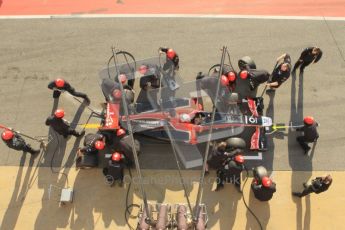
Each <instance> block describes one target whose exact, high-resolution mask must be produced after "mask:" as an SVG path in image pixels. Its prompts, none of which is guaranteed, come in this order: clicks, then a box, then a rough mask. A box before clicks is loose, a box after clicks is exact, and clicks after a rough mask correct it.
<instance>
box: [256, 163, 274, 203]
mask: <svg viewBox="0 0 345 230" xmlns="http://www.w3.org/2000/svg"><path fill="white" fill-rule="evenodd" d="M253 174H254V179H253V181H252V184H251V188H252V191H253V193H254V196H255V198H256V199H258V200H260V201H269V200H270V199H272V197H273V193H275V192H276V184H275V183H274V182H273V181H272V180H271V178H269V177H268V175H267V171H266V169H265V168H264V167H262V166H258V167H256V168H254V169H253Z"/></svg>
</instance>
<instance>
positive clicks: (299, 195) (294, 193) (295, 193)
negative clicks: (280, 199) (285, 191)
mask: <svg viewBox="0 0 345 230" xmlns="http://www.w3.org/2000/svg"><path fill="white" fill-rule="evenodd" d="M292 195H293V196H297V197H301V194H300V193H299V192H292Z"/></svg>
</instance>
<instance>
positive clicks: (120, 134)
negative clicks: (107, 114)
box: [116, 129, 126, 137]
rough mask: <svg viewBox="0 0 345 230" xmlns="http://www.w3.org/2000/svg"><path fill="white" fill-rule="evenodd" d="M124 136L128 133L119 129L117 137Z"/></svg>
mask: <svg viewBox="0 0 345 230" xmlns="http://www.w3.org/2000/svg"><path fill="white" fill-rule="evenodd" d="M124 134H126V131H125V130H124V129H118V130H117V131H116V136H118V137H119V136H122V135H124Z"/></svg>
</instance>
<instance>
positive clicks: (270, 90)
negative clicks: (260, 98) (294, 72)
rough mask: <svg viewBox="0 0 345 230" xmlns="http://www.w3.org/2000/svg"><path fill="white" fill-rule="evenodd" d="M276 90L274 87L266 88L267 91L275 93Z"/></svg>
mask: <svg viewBox="0 0 345 230" xmlns="http://www.w3.org/2000/svg"><path fill="white" fill-rule="evenodd" d="M275 92H276V90H275V89H272V88H270V89H267V90H266V93H275Z"/></svg>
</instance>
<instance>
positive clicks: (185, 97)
mask: <svg viewBox="0 0 345 230" xmlns="http://www.w3.org/2000/svg"><path fill="white" fill-rule="evenodd" d="M122 54H123V56H124V57H125V58H123V60H124V61H123V62H122V63H120V64H118V65H117V66H116V68H115V66H113V67H109V66H108V67H107V68H105V69H103V70H101V72H100V80H101V82H100V85H101V89H102V92H103V95H104V97H105V100H106V109H105V110H104V112H103V113H104V119H103V121H102V126H101V127H100V130H102V131H105V130H108V131H111V130H114V133H115V132H116V130H118V129H120V128H122V129H125V130H128V127H127V124H128V123H127V116H125V113H124V109H125V108H127V110H128V111H129V115H128V119H129V120H130V124H131V126H132V130H133V133H134V134H143V135H147V136H150V137H154V138H158V139H165V140H168V141H170V142H172V141H173V142H174V143H177V145H180V148H186V146H193V145H197V144H200V143H203V142H207V141H208V140H212V141H215V140H222V139H227V138H229V137H233V136H239V135H241V133H242V132H243V131H244V129H246V128H252V129H253V130H254V132H253V134H252V138H251V147H250V149H251V150H259V151H265V150H266V149H267V144H266V142H265V138H262V137H264V135H265V127H270V126H271V125H272V120H271V118H269V117H265V116H261V115H260V114H262V113H261V110H260V109H258V108H262V107H263V100H262V98H245V99H241V100H240V101H239V99H238V96H236V93H235V92H233V90H232V88H231V87H229V86H228V85H227V84H224V83H222V81H220V80H218V78H217V77H216V76H215V75H210V76H203V77H197V79H196V80H193V81H189V82H186V81H183V80H182V78H181V77H180V76H179V73H178V72H177V71H175V70H174V65H173V63H170V62H169V59H168V58H161V57H154V58H150V59H145V60H140V61H135V60H134V58H132V61H128V60H129V59H130V58H128V53H126V52H123V53H122ZM126 55H127V58H126ZM120 56H121V54H120ZM129 57H133V56H131V55H130V56H129ZM233 72H234V74H235V76H236V73H235V71H233ZM120 84H122V86H123V87H120ZM217 84H221V85H220V87H219V90H218V94H217V93H216V90H215V89H216V88H217V87H216V86H217ZM121 88H123V89H122V90H121ZM137 91H139V94H138V95H137V96H136V95H135V92H137ZM122 95H124V96H125V100H124V101H123V100H121V99H122ZM203 101H205V104H204V103H203ZM123 102H125V103H123ZM212 106H215V107H216V113H215V117H214V121H212V119H211V115H212V113H211V112H210V111H211V110H212V109H209V110H207V109H206V108H207V107H209V108H210V107H211V108H212ZM244 108H245V109H244ZM211 126H212V133H211V135H210V136H209V131H210V129H211ZM188 151H189V152H193V151H197V152H199V151H198V150H197V148H193V150H192V151H191V150H188ZM181 152H184V153H183V154H182V155H184V156H186V154H188V153H186V151H182V150H181ZM190 154H192V153H190ZM180 156H181V154H180Z"/></svg>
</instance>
